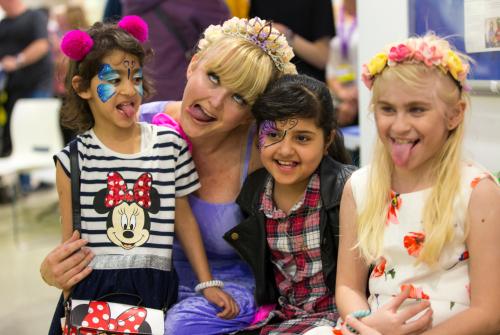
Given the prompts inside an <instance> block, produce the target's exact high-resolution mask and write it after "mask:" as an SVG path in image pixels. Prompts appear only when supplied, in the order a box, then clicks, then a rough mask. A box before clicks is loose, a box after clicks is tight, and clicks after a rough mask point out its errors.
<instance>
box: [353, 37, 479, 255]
mask: <svg viewBox="0 0 500 335" xmlns="http://www.w3.org/2000/svg"><path fill="white" fill-rule="evenodd" d="M423 38H426V37H423ZM432 38H436V37H435V36H433V37H432ZM443 41H444V42H445V44H444V49H446V48H448V49H450V45H449V44H448V42H447V41H445V40H443ZM444 42H443V43H444ZM456 54H457V55H459V56H460V58H461V59H462V62H464V63H468V60H469V59H468V57H466V56H465V55H463V54H461V53H458V52H456ZM429 75H431V76H435V77H436V84H437V85H436V86H435V88H436V92H435V94H436V98H437V99H440V100H441V101H442V102H443V103H445V104H446V106H449V108H457V107H456V106H457V103H459V101H461V100H462V101H463V100H467V94H466V93H465V92H464V90H463V89H462V87H461V86H460V85H459V83H458V82H457V81H456V80H455V79H454V78H452V76H450V74H449V73H445V72H443V71H442V70H440V69H439V68H438V67H436V66H428V65H425V64H423V63H415V62H407V63H401V64H398V65H397V66H392V67H386V68H385V69H384V70H383V71H382V72H381V73H380V74H379V75H378V76H377V78H376V79H375V80H374V83H373V95H372V100H371V109H372V110H373V106H374V104H375V102H376V101H377V100H378V97H379V95H380V93H381V92H380V91H381V87H380V86H381V84H382V83H384V82H388V81H390V80H393V79H395V78H398V79H400V80H402V81H403V82H404V83H405V84H407V85H409V86H411V87H415V88H422V87H428V86H424V85H425V79H428V76H429ZM463 136H464V124H463V121H461V122H460V123H459V124H458V126H457V127H456V128H455V129H453V130H451V131H450V133H449V135H448V138H447V140H446V142H445V144H444V146H443V147H442V148H441V150H440V151H439V152H438V154H437V155H436V156H435V157H434V158H433V161H432V168H431V169H430V170H431V171H432V175H431V176H430V177H431V180H433V181H434V183H433V188H432V191H431V193H430V195H429V197H428V199H427V201H426V203H425V206H424V209H423V213H422V217H423V227H424V231H425V233H426V237H425V243H424V245H423V249H422V250H421V252H420V254H419V256H418V258H417V261H418V262H423V263H426V264H428V265H433V264H435V263H436V262H437V261H438V259H439V256H440V254H441V251H442V250H443V247H444V246H445V244H446V243H447V242H449V241H451V240H452V239H453V237H454V227H453V224H454V223H453V218H454V216H453V214H454V210H453V209H454V203H455V201H456V195H457V194H458V192H459V191H460V178H461V160H462V155H461V147H462V142H463ZM393 171H394V164H393V162H392V159H391V156H390V154H389V152H388V151H387V149H386V148H385V147H384V145H383V144H382V142H381V140H380V139H377V142H376V146H375V152H374V155H373V161H372V165H371V170H370V178H369V185H368V190H367V193H366V194H368V195H369V196H368V197H367V200H366V203H365V207H364V208H362V211H361V213H360V214H359V215H358V218H357V223H358V224H357V228H358V245H357V246H358V248H359V250H360V253H361V255H362V256H363V257H364V258H365V260H366V261H367V262H370V263H371V262H373V261H374V260H376V259H377V258H378V257H380V255H381V252H382V245H383V238H384V230H385V222H386V218H387V211H388V209H389V206H390V196H389V195H390V192H391V176H392V173H393Z"/></svg>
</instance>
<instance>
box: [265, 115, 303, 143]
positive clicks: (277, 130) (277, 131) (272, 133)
mask: <svg viewBox="0 0 500 335" xmlns="http://www.w3.org/2000/svg"><path fill="white" fill-rule="evenodd" d="M297 123H298V120H297V119H286V120H278V121H271V120H265V121H264V122H262V123H261V125H260V128H259V143H258V148H259V150H263V149H265V148H267V147H269V146H271V145H274V144H276V143H279V142H281V141H283V139H284V138H285V136H286V134H287V132H288V131H289V130H290V129H292V128H294V127H295V126H296V125H297Z"/></svg>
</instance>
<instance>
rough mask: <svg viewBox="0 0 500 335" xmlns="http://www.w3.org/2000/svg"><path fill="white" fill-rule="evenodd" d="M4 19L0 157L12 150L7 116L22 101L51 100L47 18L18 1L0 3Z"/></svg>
mask: <svg viewBox="0 0 500 335" xmlns="http://www.w3.org/2000/svg"><path fill="white" fill-rule="evenodd" d="M0 7H1V8H2V10H3V11H4V12H5V17H4V18H3V19H2V20H1V21H0V41H1V42H0V64H1V67H2V69H3V71H5V73H6V75H7V82H6V86H5V92H6V93H7V101H6V102H5V104H4V107H5V110H6V112H7V120H6V124H5V127H4V129H3V133H2V139H1V141H2V142H1V150H0V156H2V157H3V156H8V155H9V154H10V153H11V151H12V143H11V138H10V116H11V113H12V109H13V107H14V104H15V102H16V101H17V100H18V99H21V98H36V97H51V96H52V80H53V64H52V58H51V56H50V45H49V40H48V33H47V21H48V18H47V15H46V14H45V13H44V12H43V11H40V10H34V9H29V8H28V7H27V6H26V5H25V4H24V3H23V1H21V0H0Z"/></svg>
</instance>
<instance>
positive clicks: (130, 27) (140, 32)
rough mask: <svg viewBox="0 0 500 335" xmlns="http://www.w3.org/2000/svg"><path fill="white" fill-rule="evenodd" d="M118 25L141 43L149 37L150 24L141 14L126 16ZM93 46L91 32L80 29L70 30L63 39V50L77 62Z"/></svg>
mask: <svg viewBox="0 0 500 335" xmlns="http://www.w3.org/2000/svg"><path fill="white" fill-rule="evenodd" d="M117 26H118V27H119V28H121V29H123V30H125V31H126V32H128V33H129V34H130V35H132V36H134V37H135V38H136V39H137V40H138V41H139V42H141V43H143V42H144V41H146V40H147V39H148V24H147V23H146V22H145V21H144V20H143V19H141V18H140V17H139V16H136V15H128V16H124V17H123V18H122V19H121V20H120V21H119V22H118V24H117ZM93 46H94V40H93V39H92V37H91V36H90V35H89V33H87V32H86V31H82V30H78V29H76V30H71V31H68V32H67V33H66V34H65V35H64V36H63V38H62V40H61V50H62V52H63V53H64V54H65V55H66V56H68V57H69V58H71V59H72V60H74V61H77V62H79V61H81V60H82V59H84V58H85V56H87V55H88V53H89V52H90V50H92V47H93Z"/></svg>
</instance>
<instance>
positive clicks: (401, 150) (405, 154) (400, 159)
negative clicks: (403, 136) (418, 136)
mask: <svg viewBox="0 0 500 335" xmlns="http://www.w3.org/2000/svg"><path fill="white" fill-rule="evenodd" d="M412 147H413V143H404V144H401V143H393V144H392V161H393V162H394V164H396V165H398V166H405V165H406V164H408V161H409V160H410V152H411V148H412Z"/></svg>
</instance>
